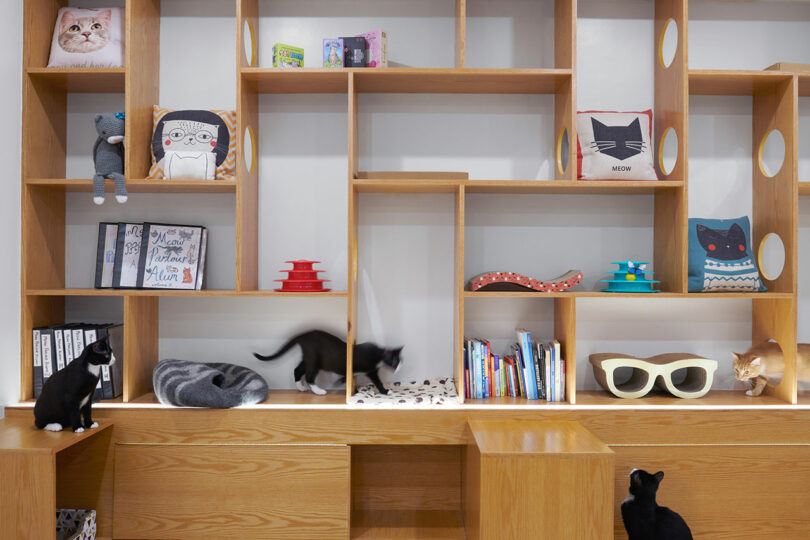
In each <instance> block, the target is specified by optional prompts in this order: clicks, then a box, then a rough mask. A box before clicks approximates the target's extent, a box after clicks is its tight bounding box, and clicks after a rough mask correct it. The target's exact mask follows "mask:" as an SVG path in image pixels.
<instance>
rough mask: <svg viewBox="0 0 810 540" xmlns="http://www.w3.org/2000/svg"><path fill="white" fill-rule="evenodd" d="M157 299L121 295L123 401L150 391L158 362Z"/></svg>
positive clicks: (158, 311)
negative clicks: (122, 316) (122, 320)
mask: <svg viewBox="0 0 810 540" xmlns="http://www.w3.org/2000/svg"><path fill="white" fill-rule="evenodd" d="M158 302H159V298H158V297H156V296H128V297H125V298H124V402H127V401H132V400H133V399H135V398H136V397H138V396H141V395H143V394H145V393H147V392H151V391H152V370H153V369H154V367H155V365H157V361H158V320H159V319H158V318H159V314H160V310H159V303H158Z"/></svg>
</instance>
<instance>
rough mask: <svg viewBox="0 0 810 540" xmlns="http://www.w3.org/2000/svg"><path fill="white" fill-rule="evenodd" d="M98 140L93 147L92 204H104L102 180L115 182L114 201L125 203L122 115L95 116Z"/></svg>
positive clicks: (105, 114) (119, 113)
mask: <svg viewBox="0 0 810 540" xmlns="http://www.w3.org/2000/svg"><path fill="white" fill-rule="evenodd" d="M95 122H96V131H97V132H98V139H96V144H95V145H94V146H93V163H94V164H95V166H96V174H95V176H93V202H94V203H96V204H103V203H104V179H105V178H112V179H113V180H114V181H115V200H117V201H118V202H120V203H123V202H127V187H126V184H125V178H124V113H122V112H117V113H104V114H97V115H96V120H95Z"/></svg>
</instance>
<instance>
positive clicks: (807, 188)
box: [799, 182, 810, 195]
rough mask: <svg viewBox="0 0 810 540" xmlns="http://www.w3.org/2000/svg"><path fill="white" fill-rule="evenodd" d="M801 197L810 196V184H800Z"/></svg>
mask: <svg viewBox="0 0 810 540" xmlns="http://www.w3.org/2000/svg"><path fill="white" fill-rule="evenodd" d="M799 195H810V182H799Z"/></svg>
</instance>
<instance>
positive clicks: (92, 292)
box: [25, 289, 347, 298]
mask: <svg viewBox="0 0 810 540" xmlns="http://www.w3.org/2000/svg"><path fill="white" fill-rule="evenodd" d="M25 294H26V295H27V296H121V297H127V296H137V297H144V296H194V297H209V296H231V297H245V298H264V297H267V298H306V297H311V298H344V297H346V295H347V293H346V291H325V292H301V291H298V292H278V291H274V290H260V291H236V290H233V289H203V290H201V291H181V290H171V289H29V290H27V291H25Z"/></svg>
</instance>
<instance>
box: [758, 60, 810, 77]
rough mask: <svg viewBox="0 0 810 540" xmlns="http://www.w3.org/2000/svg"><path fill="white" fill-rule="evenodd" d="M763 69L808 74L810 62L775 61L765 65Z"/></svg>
mask: <svg viewBox="0 0 810 540" xmlns="http://www.w3.org/2000/svg"><path fill="white" fill-rule="evenodd" d="M765 69H767V70H769V71H790V72H793V73H809V74H810V64H798V63H796V62H777V63H776V64H772V65H770V66H768V67H766V68H765Z"/></svg>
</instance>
